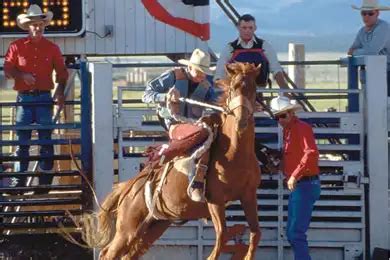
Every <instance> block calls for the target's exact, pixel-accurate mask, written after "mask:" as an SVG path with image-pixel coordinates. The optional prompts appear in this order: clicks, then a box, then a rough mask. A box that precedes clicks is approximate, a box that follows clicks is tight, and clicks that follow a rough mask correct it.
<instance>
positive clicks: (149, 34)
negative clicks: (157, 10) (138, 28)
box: [145, 12, 158, 53]
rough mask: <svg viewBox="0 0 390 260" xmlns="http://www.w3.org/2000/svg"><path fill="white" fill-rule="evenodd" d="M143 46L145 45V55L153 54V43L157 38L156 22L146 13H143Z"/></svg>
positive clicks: (154, 49)
mask: <svg viewBox="0 0 390 260" xmlns="http://www.w3.org/2000/svg"><path fill="white" fill-rule="evenodd" d="M145 26H146V31H145V39H146V42H145V45H146V50H145V52H146V53H155V52H156V47H155V44H154V43H155V41H156V40H157V39H156V38H158V36H157V35H156V20H155V19H154V17H152V16H151V15H150V14H149V13H148V12H145Z"/></svg>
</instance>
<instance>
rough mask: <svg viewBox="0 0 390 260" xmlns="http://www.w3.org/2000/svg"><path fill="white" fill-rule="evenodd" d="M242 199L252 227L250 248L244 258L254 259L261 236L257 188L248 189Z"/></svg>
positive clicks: (246, 215)
mask: <svg viewBox="0 0 390 260" xmlns="http://www.w3.org/2000/svg"><path fill="white" fill-rule="evenodd" d="M240 201H241V205H242V208H243V209H244V213H245V217H246V220H247V222H248V224H249V229H250V238H249V248H248V252H247V254H246V256H245V258H244V259H245V260H252V259H255V254H256V249H257V245H258V244H259V241H260V238H261V232H260V227H259V219H258V216H257V197H256V189H248V191H247V192H246V193H245V194H244V195H243V196H242V198H241V199H240Z"/></svg>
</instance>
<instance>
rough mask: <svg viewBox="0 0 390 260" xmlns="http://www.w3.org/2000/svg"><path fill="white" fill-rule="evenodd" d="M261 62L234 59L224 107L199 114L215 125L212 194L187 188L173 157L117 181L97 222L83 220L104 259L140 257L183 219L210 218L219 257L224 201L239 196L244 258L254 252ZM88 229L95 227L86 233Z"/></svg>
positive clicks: (209, 190)
mask: <svg viewBox="0 0 390 260" xmlns="http://www.w3.org/2000/svg"><path fill="white" fill-rule="evenodd" d="M260 69H261V68H260V66H255V65H253V64H248V63H234V64H229V65H227V66H226V71H227V78H226V79H224V80H220V81H218V82H217V87H219V88H221V89H223V93H224V94H223V97H222V98H221V106H222V107H223V108H224V112H222V113H213V114H211V115H208V116H206V117H203V118H201V119H200V121H201V122H202V123H205V124H207V125H208V126H209V127H210V129H213V132H214V138H213V141H212V143H211V146H210V159H209V167H208V172H207V177H206V202H194V201H192V200H191V199H190V198H189V197H188V195H187V186H188V177H187V176H186V174H184V173H183V172H182V171H181V170H180V168H179V167H176V166H175V163H173V162H172V161H174V160H169V161H168V162H165V163H161V160H160V162H159V163H149V164H147V165H146V166H145V168H144V169H143V170H142V171H141V172H140V173H139V174H138V175H137V176H135V177H134V178H132V179H130V180H129V181H126V182H122V183H119V184H117V185H116V186H115V187H114V188H113V191H112V192H111V193H110V194H109V195H107V197H106V198H105V200H104V202H103V204H102V209H101V210H100V212H99V213H98V214H97V220H98V224H97V225H93V224H92V223H91V221H85V222H84V226H83V229H84V231H87V232H86V233H85V234H84V235H85V236H84V237H87V236H89V237H88V239H86V242H87V243H88V245H89V246H90V247H98V248H101V253H100V259H102V260H112V259H119V258H122V259H138V258H139V257H141V256H142V255H143V254H144V253H145V252H146V251H147V250H148V248H149V247H150V246H151V245H152V244H153V243H154V242H155V241H156V240H157V239H158V238H159V237H160V236H161V235H162V234H163V233H164V232H165V231H166V230H167V229H168V227H169V226H170V225H172V224H174V223H176V222H179V221H189V220H196V219H201V218H210V217H211V220H212V222H213V224H214V228H215V234H216V241H215V246H214V249H213V251H212V252H211V254H210V256H209V257H208V259H209V260H212V259H218V257H219V255H220V254H221V249H222V247H223V245H224V243H226V241H227V237H226V234H227V226H226V220H225V207H226V206H225V205H226V204H227V203H228V202H230V201H236V200H239V201H240V202H241V206H242V208H243V210H244V213H245V217H246V220H247V222H248V224H249V229H250V237H249V238H250V239H249V247H248V250H247V252H246V256H245V259H246V260H250V259H254V258H255V252H256V249H257V246H258V243H259V241H260V238H261V232H260V227H259V219H258V215H257V211H258V206H257V196H256V191H257V188H258V187H259V185H260V181H261V175H260V167H259V163H258V160H257V158H256V154H255V147H254V146H255V144H254V140H255V121H254V117H253V113H254V109H255V102H256V83H255V79H256V77H257V75H258V74H259V72H260ZM88 234H89V235H88Z"/></svg>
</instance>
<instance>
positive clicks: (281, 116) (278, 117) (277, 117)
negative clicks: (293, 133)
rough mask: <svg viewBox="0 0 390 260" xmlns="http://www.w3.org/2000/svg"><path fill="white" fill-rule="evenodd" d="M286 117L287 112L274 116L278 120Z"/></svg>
mask: <svg viewBox="0 0 390 260" xmlns="http://www.w3.org/2000/svg"><path fill="white" fill-rule="evenodd" d="M286 117H287V114H281V115H277V116H275V120H276V121H278V120H279V119H285V118H286Z"/></svg>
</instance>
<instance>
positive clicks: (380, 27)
mask: <svg viewBox="0 0 390 260" xmlns="http://www.w3.org/2000/svg"><path fill="white" fill-rule="evenodd" d="M352 8H354V9H356V10H360V15H361V16H362V20H363V23H364V26H363V27H362V28H360V30H359V32H358V33H357V35H356V38H355V41H354V42H353V43H352V46H351V48H350V49H349V50H348V55H353V56H359V55H385V56H387V63H388V64H389V62H390V59H389V58H390V27H389V24H388V23H387V22H386V21H384V20H382V19H379V18H378V17H379V14H380V11H386V10H387V11H388V10H390V7H386V6H380V5H379V4H378V1H377V0H363V3H362V6H361V7H357V6H354V5H353V6H352ZM387 95H388V96H390V66H389V65H388V66H387Z"/></svg>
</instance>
